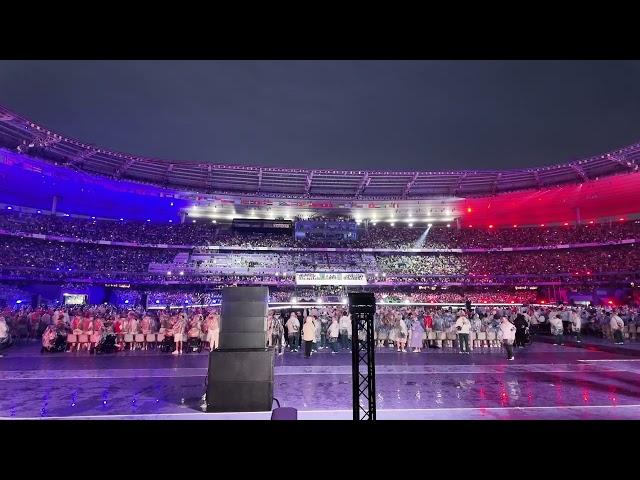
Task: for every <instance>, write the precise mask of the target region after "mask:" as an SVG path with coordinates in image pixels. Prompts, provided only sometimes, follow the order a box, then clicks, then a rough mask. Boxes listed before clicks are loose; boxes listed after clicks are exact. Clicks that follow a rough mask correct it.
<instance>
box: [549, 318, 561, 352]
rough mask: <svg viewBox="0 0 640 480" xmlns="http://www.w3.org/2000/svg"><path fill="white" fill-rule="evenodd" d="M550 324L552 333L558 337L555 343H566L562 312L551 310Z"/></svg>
mask: <svg viewBox="0 0 640 480" xmlns="http://www.w3.org/2000/svg"><path fill="white" fill-rule="evenodd" d="M549 324H550V325H551V335H554V336H555V337H556V340H555V342H554V345H564V335H563V331H564V327H563V325H562V319H561V318H560V313H558V312H551V313H550V314H549Z"/></svg>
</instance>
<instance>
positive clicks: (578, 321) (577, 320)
mask: <svg viewBox="0 0 640 480" xmlns="http://www.w3.org/2000/svg"><path fill="white" fill-rule="evenodd" d="M569 320H570V321H571V330H573V333H574V334H575V336H576V342H578V343H582V338H581V336H580V330H581V329H582V317H580V314H579V313H578V312H577V310H576V309H575V308H572V309H571V314H570V316H569Z"/></svg>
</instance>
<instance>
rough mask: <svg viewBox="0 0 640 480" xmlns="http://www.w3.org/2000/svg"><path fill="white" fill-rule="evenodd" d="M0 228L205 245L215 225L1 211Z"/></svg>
mask: <svg viewBox="0 0 640 480" xmlns="http://www.w3.org/2000/svg"><path fill="white" fill-rule="evenodd" d="M0 229H5V230H9V231H13V232H23V233H35V234H42V235H55V236H61V237H71V238H78V239H86V240H91V241H99V240H106V241H114V242H131V243H138V244H170V245H207V244H208V242H207V240H208V239H211V238H212V237H214V236H215V232H216V230H217V226H216V225H215V224H211V223H205V222H200V223H192V222H191V223H182V224H181V223H180V222H179V220H176V222H175V223H164V224H160V223H153V222H134V221H120V220H93V219H85V218H78V217H71V216H69V217H67V216H64V215H60V214H58V215H50V214H44V213H42V214H34V213H24V212H17V211H14V210H4V211H0Z"/></svg>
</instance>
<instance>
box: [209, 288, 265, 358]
mask: <svg viewBox="0 0 640 480" xmlns="http://www.w3.org/2000/svg"><path fill="white" fill-rule="evenodd" d="M268 295H269V289H268V288H267V287H228V288H225V289H224V290H223V291H222V315H221V319H220V348H221V349H227V348H251V349H256V348H257V349H262V348H264V347H265V345H266V331H267V321H266V316H267V299H268Z"/></svg>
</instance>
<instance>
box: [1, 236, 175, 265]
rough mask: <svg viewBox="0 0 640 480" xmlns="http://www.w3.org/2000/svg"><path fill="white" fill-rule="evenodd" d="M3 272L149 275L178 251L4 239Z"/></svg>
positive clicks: (8, 237) (12, 238)
mask: <svg viewBox="0 0 640 480" xmlns="http://www.w3.org/2000/svg"><path fill="white" fill-rule="evenodd" d="M0 252H1V253H0V268H1V267H7V268H10V267H31V268H40V269H48V270H51V271H54V272H55V271H58V272H60V271H62V272H65V271H66V272H78V271H83V272H96V271H98V272H146V271H148V269H149V264H150V263H151V262H158V263H167V262H170V261H172V260H173V259H174V257H175V256H176V251H175V250H166V249H149V248H130V247H114V246H107V245H90V244H84V243H67V242H56V241H48V240H35V239H30V238H18V237H10V236H1V237H0Z"/></svg>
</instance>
